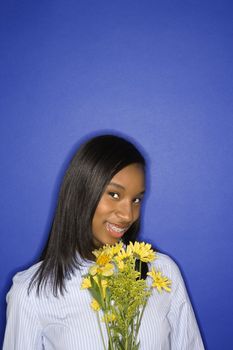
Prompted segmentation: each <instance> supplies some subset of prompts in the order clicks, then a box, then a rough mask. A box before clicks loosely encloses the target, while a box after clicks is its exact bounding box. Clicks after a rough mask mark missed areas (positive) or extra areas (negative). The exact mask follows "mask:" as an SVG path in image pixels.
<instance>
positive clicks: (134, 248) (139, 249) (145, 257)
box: [127, 242, 156, 262]
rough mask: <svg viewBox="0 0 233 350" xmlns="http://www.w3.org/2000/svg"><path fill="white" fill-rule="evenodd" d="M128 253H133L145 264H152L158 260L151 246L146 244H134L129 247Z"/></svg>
mask: <svg viewBox="0 0 233 350" xmlns="http://www.w3.org/2000/svg"><path fill="white" fill-rule="evenodd" d="M127 253H131V254H133V255H134V256H135V258H136V259H139V260H141V261H144V262H151V261H153V260H154V259H155V258H156V255H155V252H154V251H153V249H151V244H149V243H144V242H141V243H140V242H135V243H134V244H133V243H132V242H130V243H129V245H128V247H127Z"/></svg>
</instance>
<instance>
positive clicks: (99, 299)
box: [81, 242, 171, 350]
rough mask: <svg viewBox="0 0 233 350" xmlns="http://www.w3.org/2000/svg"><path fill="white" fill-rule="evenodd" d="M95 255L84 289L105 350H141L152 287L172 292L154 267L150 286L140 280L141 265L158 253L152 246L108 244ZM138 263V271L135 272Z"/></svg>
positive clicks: (84, 281)
mask: <svg viewBox="0 0 233 350" xmlns="http://www.w3.org/2000/svg"><path fill="white" fill-rule="evenodd" d="M93 254H94V255H95V257H96V262H95V264H94V265H93V266H91V267H90V269H89V271H88V274H87V275H85V276H84V278H83V281H82V285H81V288H82V289H88V290H89V291H90V293H91V296H92V298H93V299H92V302H91V307H92V309H93V310H94V311H96V313H97V320H98V324H99V328H100V332H101V337H102V341H103V348H104V349H105V350H107V349H108V350H116V349H117V350H118V349H123V350H138V349H139V346H140V342H139V340H138V332H139V328H140V324H141V320H142V316H143V312H144V310H145V307H146V304H147V300H148V298H149V297H150V295H151V293H152V288H153V287H154V288H157V290H158V291H159V292H162V290H163V289H164V290H165V291H167V292H170V290H171V289H170V285H171V281H170V280H169V279H168V278H167V277H165V276H163V275H162V273H161V272H159V271H156V270H155V269H154V268H152V270H151V271H150V272H147V275H148V276H150V277H151V278H152V283H151V285H150V286H149V285H148V284H147V282H146V281H145V280H144V279H142V278H141V264H142V262H146V263H147V262H152V261H153V260H154V259H155V258H156V253H155V252H154V251H153V250H152V249H151V245H150V244H145V243H144V242H141V243H139V242H135V243H134V244H133V243H132V242H130V244H129V245H127V246H124V245H123V243H122V242H120V243H116V244H115V245H113V246H110V245H105V246H104V247H102V248H100V249H99V250H95V251H94V252H93ZM137 260H138V265H139V269H138V270H139V271H137V270H136V269H135V265H136V261H137ZM101 322H103V323H104V324H105V326H106V330H107V334H108V344H107V345H106V344H105V342H104V337H103V333H102V327H101Z"/></svg>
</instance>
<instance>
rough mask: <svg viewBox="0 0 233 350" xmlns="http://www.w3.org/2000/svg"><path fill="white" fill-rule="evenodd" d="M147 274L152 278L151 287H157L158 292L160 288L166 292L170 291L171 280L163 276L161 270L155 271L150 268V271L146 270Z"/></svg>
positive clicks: (160, 290)
mask: <svg viewBox="0 0 233 350" xmlns="http://www.w3.org/2000/svg"><path fill="white" fill-rule="evenodd" d="M147 275H148V276H150V277H151V278H152V280H153V283H152V287H155V288H157V289H158V291H159V292H160V293H161V292H162V289H165V290H166V291H167V292H170V291H171V280H169V279H168V278H167V277H166V276H163V275H162V273H161V272H157V271H156V270H155V269H154V268H152V270H151V272H147Z"/></svg>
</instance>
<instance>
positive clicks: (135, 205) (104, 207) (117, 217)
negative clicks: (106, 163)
mask: <svg viewBox="0 0 233 350" xmlns="http://www.w3.org/2000/svg"><path fill="white" fill-rule="evenodd" d="M144 191H145V178H144V170H143V167H142V166H141V165H140V164H136V163H135V164H130V165H128V166H126V167H125V168H123V169H122V170H120V171H119V172H118V173H117V174H116V175H115V176H114V177H113V178H112V180H111V181H110V183H109V184H108V186H107V187H106V189H105V191H104V193H103V195H102V197H101V199H100V201H99V204H98V206H97V208H96V211H95V214H94V217H93V221H92V232H93V236H94V240H95V242H96V243H97V245H100V244H114V243H116V242H117V241H119V239H120V238H122V237H123V235H124V234H125V232H126V231H127V230H128V229H129V228H130V226H131V225H132V224H133V223H134V222H135V221H136V220H137V219H138V218H139V215H140V207H141V200H142V197H143V193H144Z"/></svg>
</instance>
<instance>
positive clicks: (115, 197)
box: [108, 192, 120, 199]
mask: <svg viewBox="0 0 233 350" xmlns="http://www.w3.org/2000/svg"><path fill="white" fill-rule="evenodd" d="M108 194H109V196H110V197H112V198H113V199H119V198H120V196H119V194H118V193H116V192H108Z"/></svg>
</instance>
